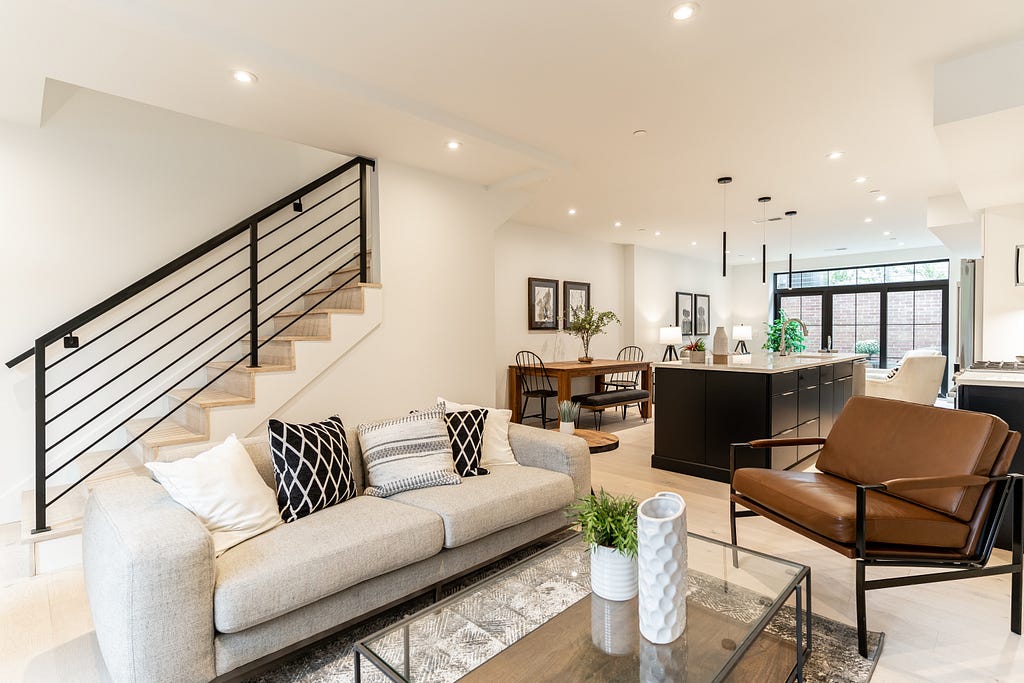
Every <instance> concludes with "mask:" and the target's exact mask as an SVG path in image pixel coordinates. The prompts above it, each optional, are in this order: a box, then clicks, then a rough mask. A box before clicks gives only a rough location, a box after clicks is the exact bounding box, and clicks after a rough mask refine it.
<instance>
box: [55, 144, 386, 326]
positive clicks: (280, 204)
mask: <svg viewBox="0 0 1024 683" xmlns="http://www.w3.org/2000/svg"><path fill="white" fill-rule="evenodd" d="M356 166H369V167H370V168H374V167H376V162H375V161H373V160H372V159H366V158H364V157H353V158H352V159H350V160H349V161H347V162H345V163H344V164H342V165H341V166H339V167H338V168H336V169H334V170H333V171H330V172H329V173H326V174H324V175H323V176H321V177H319V178H317V179H316V180H313V181H312V182H309V183H307V184H305V185H303V186H302V187H300V188H299V189H298V190H295V191H294V192H292V193H290V194H289V195H287V196H285V197H283V198H282V199H279V200H277V201H276V202H274V203H273V204H271V205H270V206H268V207H266V208H264V209H262V210H260V211H257V212H256V213H254V214H253V215H251V216H249V217H248V218H246V219H244V220H242V221H240V222H239V223H237V224H236V225H234V226H232V227H230V228H228V229H227V230H225V231H223V232H221V233H219V234H218V235H215V236H214V237H211V238H210V239H208V240H206V241H205V242H203V243H202V244H200V245H199V246H197V247H194V248H193V249H190V250H189V251H187V252H185V253H184V254H182V255H181V256H179V257H178V258H176V259H174V260H173V261H171V262H169V263H167V264H166V265H164V266H162V267H160V268H157V269H156V270H155V271H153V272H152V273H150V274H149V275H146V276H145V277H143V278H140V279H139V280H137V281H135V282H134V283H132V284H131V285H128V286H127V287H125V288H124V289H122V290H121V291H119V292H117V293H115V294H113V295H111V296H109V297H107V298H106V299H104V300H103V301H101V302H100V303H98V304H96V305H95V306H92V307H91V308H89V309H88V310H86V311H84V312H83V313H80V314H79V315H76V316H75V317H74V318H72V319H70V320H68V321H67V322H65V323H63V324H61V325H59V326H57V327H55V328H54V329H52V330H50V331H49V332H47V333H46V334H44V335H42V336H40V337H39V338H38V339H37V340H36V341H38V342H40V343H42V344H43V345H44V346H48V345H49V344H52V343H53V342H55V341H57V340H58V339H60V338H62V337H64V336H65V335H67V334H69V333H71V332H73V331H74V330H76V329H78V328H80V327H82V326H84V325H85V324H86V323H88V322H91V321H92V320H94V319H96V318H97V317H99V316H100V315H103V314H104V313H106V312H107V311H109V310H111V309H112V308H114V307H116V306H119V305H120V304H122V303H124V302H125V301H127V300H128V299H130V298H132V297H133V296H135V295H136V294H138V293H139V292H142V291H144V290H146V289H149V288H150V287H152V286H153V285H154V284H156V283H157V282H160V281H161V280H163V279H164V278H166V277H167V276H168V275H171V274H173V273H175V272H177V271H179V270H181V269H182V268H184V267H185V266H187V265H188V264H190V263H192V262H193V261H195V260H196V259H198V258H200V257H201V256H205V255H206V254H208V253H209V252H210V251H212V250H214V249H216V248H217V247H219V246H221V245H222V244H224V243H226V242H227V241H228V240H230V239H232V238H233V237H237V236H238V235H241V234H242V233H244V232H245V231H246V230H248V229H249V226H250V225H252V224H253V223H259V222H260V221H262V220H264V219H266V218H268V217H269V216H272V215H274V214H275V213H277V212H278V211H280V210H281V209H283V208H285V207H288V206H291V205H292V203H294V202H295V201H296V200H298V199H300V198H302V196H304V195H307V194H309V193H310V192H312V191H313V190H315V189H317V188H319V187H321V186H322V185H325V184H326V183H328V182H330V181H331V180H333V179H334V178H337V177H338V176H339V175H341V174H342V173H345V172H346V171H348V170H350V169H352V168H355V167H356Z"/></svg>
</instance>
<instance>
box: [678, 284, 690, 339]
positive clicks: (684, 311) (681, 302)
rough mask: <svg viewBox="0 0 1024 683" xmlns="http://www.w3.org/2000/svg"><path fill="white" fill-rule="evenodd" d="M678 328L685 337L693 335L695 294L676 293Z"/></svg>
mask: <svg viewBox="0 0 1024 683" xmlns="http://www.w3.org/2000/svg"><path fill="white" fill-rule="evenodd" d="M676 327H678V328H679V329H680V330H682V331H683V336H684V337H689V336H692V335H693V294H691V293H690V292H676Z"/></svg>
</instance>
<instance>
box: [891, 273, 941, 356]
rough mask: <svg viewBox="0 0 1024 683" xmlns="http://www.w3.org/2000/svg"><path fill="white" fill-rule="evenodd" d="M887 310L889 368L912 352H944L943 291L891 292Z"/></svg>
mask: <svg viewBox="0 0 1024 683" xmlns="http://www.w3.org/2000/svg"><path fill="white" fill-rule="evenodd" d="M886 309H887V313H888V315H887V316H886V344H885V360H886V363H885V367H887V368H888V367H892V366H894V365H896V364H897V363H899V362H900V359H901V358H903V354H904V353H906V352H907V351H910V350H911V349H935V350H936V351H940V352H941V351H943V347H944V344H943V329H944V327H945V320H946V318H945V313H944V306H943V290H941V289H938V288H936V289H915V290H908V291H890V292H888V293H887V294H886Z"/></svg>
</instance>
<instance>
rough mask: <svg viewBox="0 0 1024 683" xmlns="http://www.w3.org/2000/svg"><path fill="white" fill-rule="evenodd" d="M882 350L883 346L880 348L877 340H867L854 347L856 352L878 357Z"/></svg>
mask: <svg viewBox="0 0 1024 683" xmlns="http://www.w3.org/2000/svg"><path fill="white" fill-rule="evenodd" d="M880 349H881V346H879V344H878V340H877V339H865V340H864V341H859V342H857V343H856V344H854V345H853V350H854V352H856V353H866V354H868V355H869V356H877V355H878V351H879V350H880Z"/></svg>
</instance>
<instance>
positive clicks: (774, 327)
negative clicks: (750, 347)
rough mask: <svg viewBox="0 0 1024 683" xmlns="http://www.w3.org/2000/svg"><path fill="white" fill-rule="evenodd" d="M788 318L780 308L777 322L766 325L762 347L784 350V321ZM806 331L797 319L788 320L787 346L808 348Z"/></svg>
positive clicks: (794, 349)
mask: <svg viewBox="0 0 1024 683" xmlns="http://www.w3.org/2000/svg"><path fill="white" fill-rule="evenodd" d="M785 319H786V312H785V311H784V310H782V309H781V308H780V309H779V317H778V318H776V319H775V322H773V323H768V324H766V325H765V334H766V335H767V338H766V339H765V342H764V345H763V346H762V347H761V348H762V349H765V350H766V351H782V321H783V320H785ZM805 339H806V338H805V337H804V331H803V330H802V329H801V328H800V323H798V322H797V321H796V320H787V321H786V346H787V347H788V350H790V351H803V350H804V349H806V348H807V343H806V341H805Z"/></svg>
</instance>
